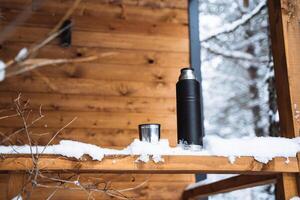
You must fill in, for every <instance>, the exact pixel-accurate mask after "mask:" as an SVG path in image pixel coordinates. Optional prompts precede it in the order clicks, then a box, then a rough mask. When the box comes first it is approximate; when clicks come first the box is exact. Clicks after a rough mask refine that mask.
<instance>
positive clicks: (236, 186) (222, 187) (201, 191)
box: [182, 175, 276, 200]
mask: <svg viewBox="0 0 300 200" xmlns="http://www.w3.org/2000/svg"><path fill="white" fill-rule="evenodd" d="M272 183H276V175H259V176H258V175H239V176H234V177H230V178H227V179H224V180H220V181H217V182H213V183H208V184H203V185H199V186H196V187H194V188H190V189H188V188H187V189H186V190H185V191H184V192H183V194H182V199H183V200H188V199H190V198H193V199H194V198H201V197H207V196H210V195H215V194H219V193H226V192H231V191H234V190H241V189H245V188H250V187H256V186H260V185H266V184H272Z"/></svg>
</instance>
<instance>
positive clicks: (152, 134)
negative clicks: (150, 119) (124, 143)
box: [139, 124, 160, 143]
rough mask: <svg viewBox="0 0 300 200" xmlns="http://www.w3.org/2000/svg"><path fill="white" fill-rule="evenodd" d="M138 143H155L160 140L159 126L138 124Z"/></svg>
mask: <svg viewBox="0 0 300 200" xmlns="http://www.w3.org/2000/svg"><path fill="white" fill-rule="evenodd" d="M139 136H140V141H145V142H150V143H157V142H159V139H160V124H140V125H139Z"/></svg>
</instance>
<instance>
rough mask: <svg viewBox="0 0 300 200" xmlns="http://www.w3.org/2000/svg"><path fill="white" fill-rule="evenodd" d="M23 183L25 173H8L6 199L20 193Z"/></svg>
mask: <svg viewBox="0 0 300 200" xmlns="http://www.w3.org/2000/svg"><path fill="white" fill-rule="evenodd" d="M24 185H25V173H22V172H21V173H10V174H9V178H8V187H7V188H8V191H7V199H13V198H14V197H16V196H18V195H19V194H21V193H22V189H23V187H24Z"/></svg>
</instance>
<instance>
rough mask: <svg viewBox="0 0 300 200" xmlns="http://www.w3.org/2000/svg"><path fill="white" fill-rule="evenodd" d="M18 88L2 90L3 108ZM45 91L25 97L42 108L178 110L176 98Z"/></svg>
mask: <svg viewBox="0 0 300 200" xmlns="http://www.w3.org/2000/svg"><path fill="white" fill-rule="evenodd" d="M18 94H19V93H17V92H1V93H0V109H5V108H6V109H7V108H9V107H11V105H12V104H13V100H14V99H15V98H17V96H18ZM81 97H82V95H80V94H78V95H68V94H66V95H65V94H55V93H54V94H46V93H22V99H23V100H24V101H27V100H29V101H30V106H31V108H32V109H34V110H38V109H39V108H40V106H42V110H43V111H76V112H77V111H82V112H108V113H149V114H150V113H152V114H155V113H157V114H159V113H161V114H164V113H168V114H173V115H175V111H176V102H175V99H173V98H163V97H161V98H150V97H147V98H139V97H114V96H107V97H106V96H95V95H94V96H92V95H91V96H90V95H86V96H84V98H81ZM0 115H2V114H0Z"/></svg>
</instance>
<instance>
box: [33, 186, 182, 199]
mask: <svg viewBox="0 0 300 200" xmlns="http://www.w3.org/2000/svg"><path fill="white" fill-rule="evenodd" d="M186 185H187V183H186V182H181V183H180V182H174V183H170V184H165V183H163V182H157V183H151V182H148V183H145V184H143V185H142V186H140V187H139V188H137V189H130V188H134V187H136V186H138V184H136V183H126V184H124V183H118V182H117V183H111V186H109V187H110V188H111V189H115V190H122V189H129V190H128V191H125V192H122V194H123V195H125V196H126V197H127V198H128V199H139V200H140V199H141V200H158V199H160V200H161V199H165V200H179V199H180V195H181V194H180V191H182V190H183V188H184V187H185V186H186ZM101 186H102V185H100V186H99V187H101ZM52 192H53V190H49V189H47V188H35V189H34V190H33V192H32V196H31V198H30V199H32V200H40V199H47V197H48V196H49V195H50V194H51V193H52ZM91 196H92V197H93V199H95V200H110V199H117V198H112V197H110V196H108V195H106V194H105V193H104V192H93V194H92V195H91ZM90 198H91V197H90ZM51 199H53V200H62V199H72V200H73V199H74V200H82V199H88V195H87V193H86V192H85V191H76V192H74V191H72V190H68V189H66V190H63V189H61V190H58V191H57V192H56V193H55V195H54V196H53V197H52V198H51Z"/></svg>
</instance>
